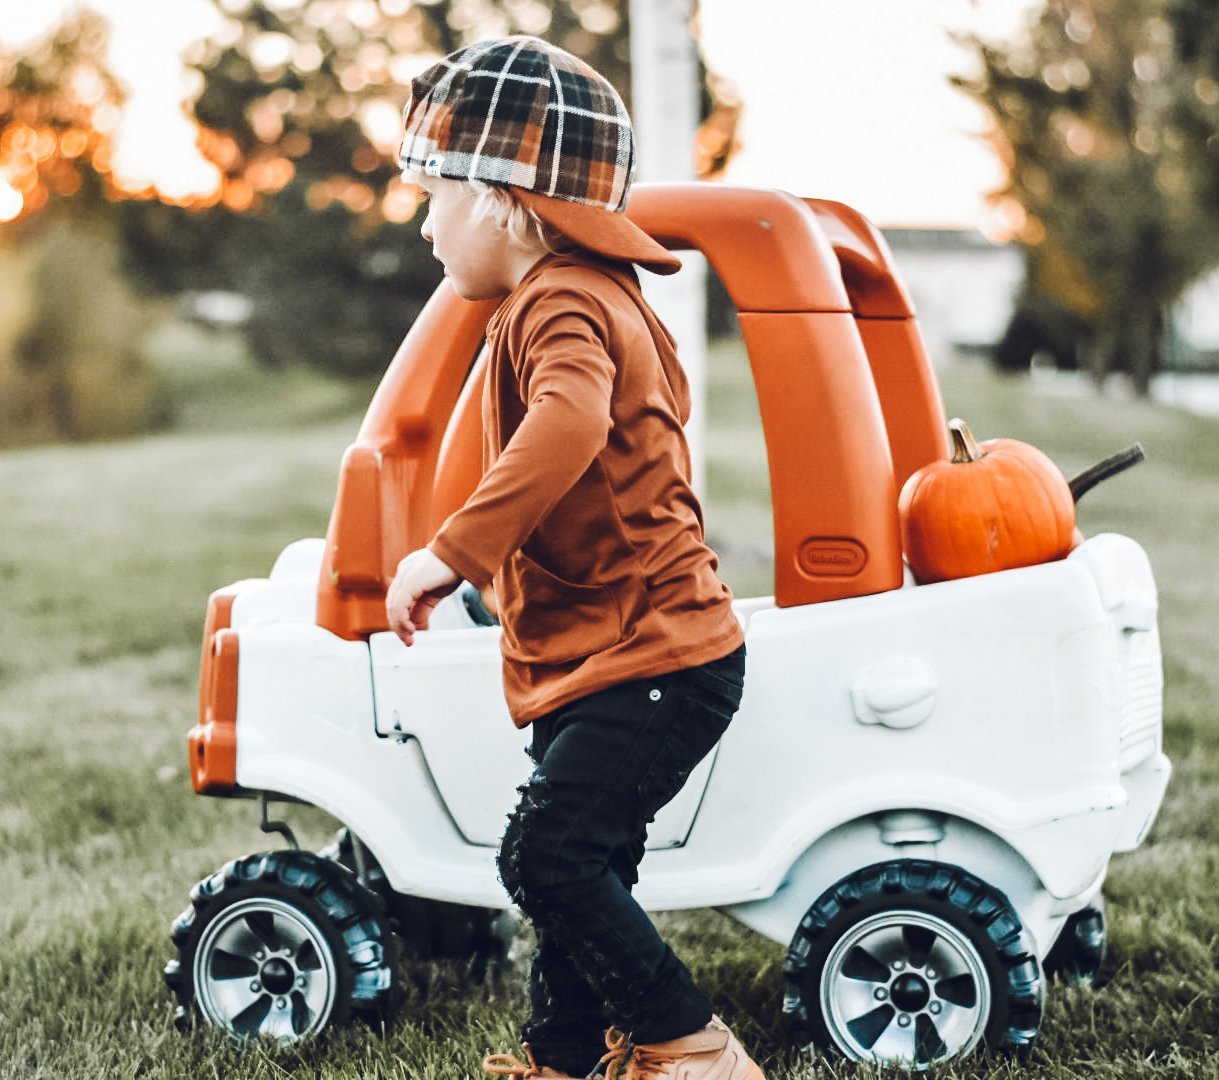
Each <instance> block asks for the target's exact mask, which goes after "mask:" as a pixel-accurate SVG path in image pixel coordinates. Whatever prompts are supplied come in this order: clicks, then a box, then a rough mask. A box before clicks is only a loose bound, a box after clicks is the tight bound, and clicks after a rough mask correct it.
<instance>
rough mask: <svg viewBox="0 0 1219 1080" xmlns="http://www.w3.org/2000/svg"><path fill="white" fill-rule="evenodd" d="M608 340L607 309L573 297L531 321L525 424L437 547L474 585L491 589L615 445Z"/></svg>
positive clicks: (548, 305)
mask: <svg viewBox="0 0 1219 1080" xmlns="http://www.w3.org/2000/svg"><path fill="white" fill-rule="evenodd" d="M506 332H510V331H508V330H507V328H506ZM607 333H608V331H607V327H606V321H605V316H604V313H603V312H602V311H601V309H600V308H599V307H598V306H597V305H595V303H593V302H592V301H591V299H590V298H589V297H588V296H587V294H584V293H580V292H576V291H573V290H553V291H551V292H549V293H548V294H547V295H545V296H544V297H541V298H539V299H538V300H537V301H535V302H534V303H533V304H532V305H530V307H529V308H528V309H527V310H526V312H525V313H524V314H523V315H522V317H521V325H520V337H519V344H516V347H515V348H513V349H512V364H513V368H514V370H515V371H516V374H517V379H518V382H519V388H520V394H521V400H522V401H524V402H525V407H526V411H525V417H524V419H523V420H522V421H521V424H520V426H519V427H518V428H517V429H516V431H515V432H514V433H513V435H512V436H511V438H510V439H509V440H508V444H507V445H506V446H505V447H504V449H503V451H502V452H501V453H500V455H499V457H498V458H497V459H496V461H495V462H494V464H493V465H492V466H491V467H490V468H489V469H488V470H487V471H486V473H484V474H483V477H482V479H481V480H480V482H479V484H478V486H477V487H476V488H475V489H474V492H473V493H472V494H471V496H470V498H469V499H467V500H466V503H465V505H464V506H462V508H461V509H460V510H457V511H456V512H455V513H453V514H452V515H451V516H450V517H449V518H448V520H447V521H445V523H444V524H443V525H442V526H441V527H440V529H439V531H438V532H437V533H436V535H435V536H434V537H433V538H432V540H431V542H430V543H429V544H428V547H429V548H430V549H431V550H432V552H433V553H434V554H435V555H437V556H438V557H439V558H440V559H442V560H443V561H444V562H446V563H448V565H449V566H451V567H452V568H453V569H454V570H456V571H457V572H458V573H459V574H461V575H462V577H464V578H465V579H466V580H467V581H470V582H472V583H473V584H475V585H478V586H482V585H484V584H486V582H488V581H489V580H490V579H491V577H492V575H494V573H495V571H496V570H498V569H499V568H500V567H501V566H503V565H504V563H505V562H506V561H507V560H508V557H509V556H510V555H512V553H513V552H515V551H517V550H518V549H519V548H520V547H521V545H522V544H524V543H525V541H526V540H527V539H528V537H529V535H530V534H531V533H532V532H533V530H534V529H535V528H536V527H537V525H538V524H539V523H540V522H541V521H542V519H543V518H545V516H546V515H547V514H548V513H549V512H550V510H551V509H552V508H553V507H554V505H555V504H556V503H557V502H558V501H559V500H560V499H561V498H562V497H563V496H564V495H565V494H566V493H567V492H568V491H570V490H571V488H572V487H573V486H574V485H575V483H576V481H577V480H579V479H580V477H581V476H583V475H584V473H585V472H586V471H587V469H588V467H589V466H590V465H591V464H592V463H593V461H594V460H595V459H596V457H597V455H598V454H599V453H600V452H601V451H602V450H603V449H604V448H605V445H606V442H607V440H608V438H609V432H610V428H611V426H612V423H613V421H612V419H611V414H610V404H611V396H612V393H613V385H614V363H613V360H612V359H611V358H610V355H609V352H608V350H607V347H606V340H607Z"/></svg>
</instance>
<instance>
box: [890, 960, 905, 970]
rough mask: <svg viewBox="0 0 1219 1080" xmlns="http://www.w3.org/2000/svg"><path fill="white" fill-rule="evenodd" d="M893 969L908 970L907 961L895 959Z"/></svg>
mask: <svg viewBox="0 0 1219 1080" xmlns="http://www.w3.org/2000/svg"><path fill="white" fill-rule="evenodd" d="M893 970H894V971H905V970H906V961H904V960H894V961H893Z"/></svg>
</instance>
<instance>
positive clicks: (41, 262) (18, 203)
mask: <svg viewBox="0 0 1219 1080" xmlns="http://www.w3.org/2000/svg"><path fill="white" fill-rule="evenodd" d="M106 31H107V28H106V24H105V23H104V22H103V21H102V20H101V19H100V18H99V17H97V16H96V15H92V14H90V13H88V12H76V13H73V14H71V15H69V16H68V17H67V19H66V20H65V21H64V22H63V23H62V24H61V25H60V26H59V27H58V28H57V29H56V30H55V31H54V32H53V33H51V34H50V35H49V36H48V37H47V38H46V40H44V41H42V42H41V43H39V44H37V45H35V46H34V47H32V48H30V49H29V50H27V51H25V52H22V53H20V54H15V53H14V54H0V219H3V221H4V222H5V223H4V224H3V225H0V280H3V282H4V289H3V298H2V300H0V442H5V443H12V442H27V441H33V440H41V439H57V438H58V439H62V438H69V439H77V438H89V437H96V436H104V435H122V434H129V433H131V432H134V431H140V430H144V429H146V428H148V427H149V426H153V425H155V424H157V423H159V422H162V421H163V420H164V419H166V416H167V411H166V402H165V400H164V397H163V396H162V394H161V393H160V390H159V387H158V381H157V378H156V375H155V373H154V372H153V371H152V369H151V368H150V366H149V365H148V363H147V361H146V359H145V357H144V356H143V354H142V352H141V350H140V339H141V337H142V335H143V334H144V333H145V332H146V331H147V329H148V327H149V325H150V320H151V317H152V315H153V314H154V311H153V310H152V309H151V308H150V307H149V305H147V304H146V303H142V302H141V301H140V300H139V298H138V297H136V296H135V295H133V293H132V290H131V289H130V288H129V287H128V286H127V284H126V283H125V282H124V281H123V279H122V277H121V275H119V274H118V273H117V272H116V271H117V264H118V261H119V255H118V235H117V228H116V224H115V220H114V213H113V207H112V206H111V204H110V203H109V201H108V198H107V197H108V196H113V195H114V194H116V192H117V189H116V187H115V184H114V181H113V178H112V175H111V171H110V160H111V153H112V149H113V145H112V141H111V134H110V133H111V131H112V130H113V129H114V127H115V125H116V124H117V121H118V116H119V110H120V108H121V106H122V102H123V93H122V90H121V88H120V87H119V85H118V82H117V81H116V80H115V79H114V77H113V76H112V75H111V73H110V72H109V71H108V69H107V67H106V63H105V49H106Z"/></svg>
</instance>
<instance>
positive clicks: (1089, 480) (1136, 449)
mask: <svg viewBox="0 0 1219 1080" xmlns="http://www.w3.org/2000/svg"><path fill="white" fill-rule="evenodd" d="M1146 456H1147V455H1146V454H1145V453H1143V444H1142V443H1134V444H1132V445H1130V446H1128V447H1126V449H1125V450H1119V451H1118V452H1117V453H1116V454H1111V455H1110V456H1109V457H1107V458H1105V460H1104V461H1101V462H1098V463H1097V464H1096V465H1093V466H1092V467H1091V468H1090V469H1085V470H1084V471H1083V472H1081V473H1080V474H1079V475H1078V476H1077V477H1075V479H1074V480H1072V481H1071V484H1070V487H1071V498H1073V499H1074V500H1075V501H1076V502H1079V500H1080V499H1081V498H1082V497H1083V495H1084V493H1085V492H1088V491H1091V490H1092V489H1093V488H1094V487H1096V485H1097V484H1099V483H1100V482H1101V481H1102V480H1108V479H1109V477H1111V476H1116V475H1117V474H1118V473H1120V472H1122V471H1123V470H1125V469H1129V468H1130V466H1131V465H1137V464H1138V463H1139V462H1140V461H1142V460H1143V459H1144V458H1145V457H1146Z"/></svg>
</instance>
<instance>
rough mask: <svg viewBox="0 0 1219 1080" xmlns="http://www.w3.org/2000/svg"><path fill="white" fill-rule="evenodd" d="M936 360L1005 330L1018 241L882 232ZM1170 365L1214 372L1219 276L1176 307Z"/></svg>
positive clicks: (1014, 290)
mask: <svg viewBox="0 0 1219 1080" xmlns="http://www.w3.org/2000/svg"><path fill="white" fill-rule="evenodd" d="M882 231H883V232H884V235H885V239H886V240H887V241H888V243H889V247H890V249H891V250H892V252H893V257H894V259H896V261H897V265H898V268H899V269H900V270H901V273H902V278H903V280H904V281H905V283H906V288H907V289H908V290H909V292H910V295H911V297H912V298H913V300H914V307H915V311H916V312H917V313H918V318H919V325H920V326H921V327H922V330H923V335H924V337H925V339H926V341H927V347H928V350H929V351H930V353H931V356H932V359H934V360H935V361H937V362H940V361H942V360H943V359H945V358H950V357H951V356H953V355H956V354H966V355H968V354H979V353H985V352H987V351H988V350H989V349H990V348H991V346H993V345H994V344H996V343H997V342H998V340H999V338H1000V337H1001V336H1002V335H1003V331H1004V329H1005V328H1006V327H1007V322H1008V319H1009V318H1010V317H1011V314H1012V310H1013V308H1014V306H1015V302H1016V296H1017V294H1018V293H1019V291H1020V286H1021V284H1022V283H1023V281H1024V259H1023V257H1022V255H1021V254H1020V250H1019V249H1018V248H1017V247H1015V246H1014V245H1012V244H993V243H991V242H990V241H989V240H987V239H986V238H985V237H984V236H983V235H982V234H981V233H979V232H977V231H975V230H973V229H884V230H882ZM1173 329H1174V332H1175V335H1176V339H1175V342H1174V344H1173V347H1172V348H1171V350H1170V356H1169V365H1170V366H1176V367H1186V368H1188V367H1191V366H1196V365H1202V366H1207V367H1210V368H1213V367H1214V366H1215V362H1216V361H1217V360H1219V271H1216V272H1215V273H1213V274H1211V275H1210V276H1208V277H1206V278H1203V279H1202V280H1201V281H1199V282H1198V284H1196V285H1195V286H1194V287H1193V288H1192V289H1190V290H1189V292H1187V293H1186V294H1185V296H1184V297H1183V298H1182V300H1181V302H1180V303H1179V304H1177V306H1176V308H1175V309H1174V319H1173Z"/></svg>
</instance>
